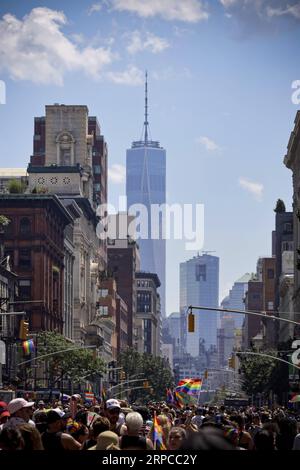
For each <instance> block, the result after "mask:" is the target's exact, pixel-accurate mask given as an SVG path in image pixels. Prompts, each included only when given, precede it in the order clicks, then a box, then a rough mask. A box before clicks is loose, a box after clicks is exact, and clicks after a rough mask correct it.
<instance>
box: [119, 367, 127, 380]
mask: <svg viewBox="0 0 300 470" xmlns="http://www.w3.org/2000/svg"><path fill="white" fill-rule="evenodd" d="M119 378H120V381H121V380H126V372H125V370H120V373H119Z"/></svg>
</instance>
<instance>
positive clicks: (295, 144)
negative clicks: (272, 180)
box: [284, 111, 300, 338]
mask: <svg viewBox="0 0 300 470" xmlns="http://www.w3.org/2000/svg"><path fill="white" fill-rule="evenodd" d="M284 164H285V166H286V167H287V168H289V169H290V170H291V171H292V173H293V239H294V294H293V312H294V313H293V314H292V316H291V320H295V321H297V322H300V313H298V312H300V255H299V251H298V250H299V248H300V222H299V218H300V111H297V114H296V118H295V125H294V129H293V131H292V133H291V136H290V139H289V143H288V147H287V154H286V155H285V157H284ZM294 334H295V336H296V337H297V338H300V329H299V328H298V327H296V328H295V331H294Z"/></svg>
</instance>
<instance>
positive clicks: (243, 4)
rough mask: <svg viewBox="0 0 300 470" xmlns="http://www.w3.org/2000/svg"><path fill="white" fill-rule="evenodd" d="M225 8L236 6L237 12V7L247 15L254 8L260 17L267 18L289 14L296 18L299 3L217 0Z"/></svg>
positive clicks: (299, 16) (264, 0) (276, 0)
mask: <svg viewBox="0 0 300 470" xmlns="http://www.w3.org/2000/svg"><path fill="white" fill-rule="evenodd" d="M219 1H220V3H221V4H222V5H223V6H224V8H225V9H231V8H233V7H236V12H237V13H238V7H240V8H239V10H240V13H241V12H244V14H246V16H247V12H248V13H249V12H250V11H251V9H252V10H254V11H255V12H256V14H257V16H258V17H259V18H260V19H268V18H273V17H276V16H277V17H279V16H290V17H293V18H296V19H300V4H299V0H296V1H295V0H294V4H293V5H291V4H290V2H289V1H288V0H219Z"/></svg>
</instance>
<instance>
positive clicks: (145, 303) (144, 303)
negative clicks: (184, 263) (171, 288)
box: [135, 272, 161, 356]
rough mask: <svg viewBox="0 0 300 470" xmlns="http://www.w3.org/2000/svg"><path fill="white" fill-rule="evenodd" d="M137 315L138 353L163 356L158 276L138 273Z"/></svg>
mask: <svg viewBox="0 0 300 470" xmlns="http://www.w3.org/2000/svg"><path fill="white" fill-rule="evenodd" d="M135 277H136V289H137V294H136V295H137V314H136V323H135V324H136V328H137V330H138V335H137V337H138V348H137V349H138V351H139V352H140V353H148V354H153V356H160V355H161V312H160V298H159V294H158V288H159V286H160V281H159V279H158V276H157V274H153V273H144V272H137V273H136V275H135Z"/></svg>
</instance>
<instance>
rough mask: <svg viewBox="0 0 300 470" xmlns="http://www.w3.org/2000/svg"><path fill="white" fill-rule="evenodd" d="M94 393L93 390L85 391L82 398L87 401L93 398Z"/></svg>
mask: <svg viewBox="0 0 300 470" xmlns="http://www.w3.org/2000/svg"><path fill="white" fill-rule="evenodd" d="M94 397H95V395H94V394H93V392H85V394H84V398H85V399H86V400H87V401H92V400H93V399H94Z"/></svg>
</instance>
